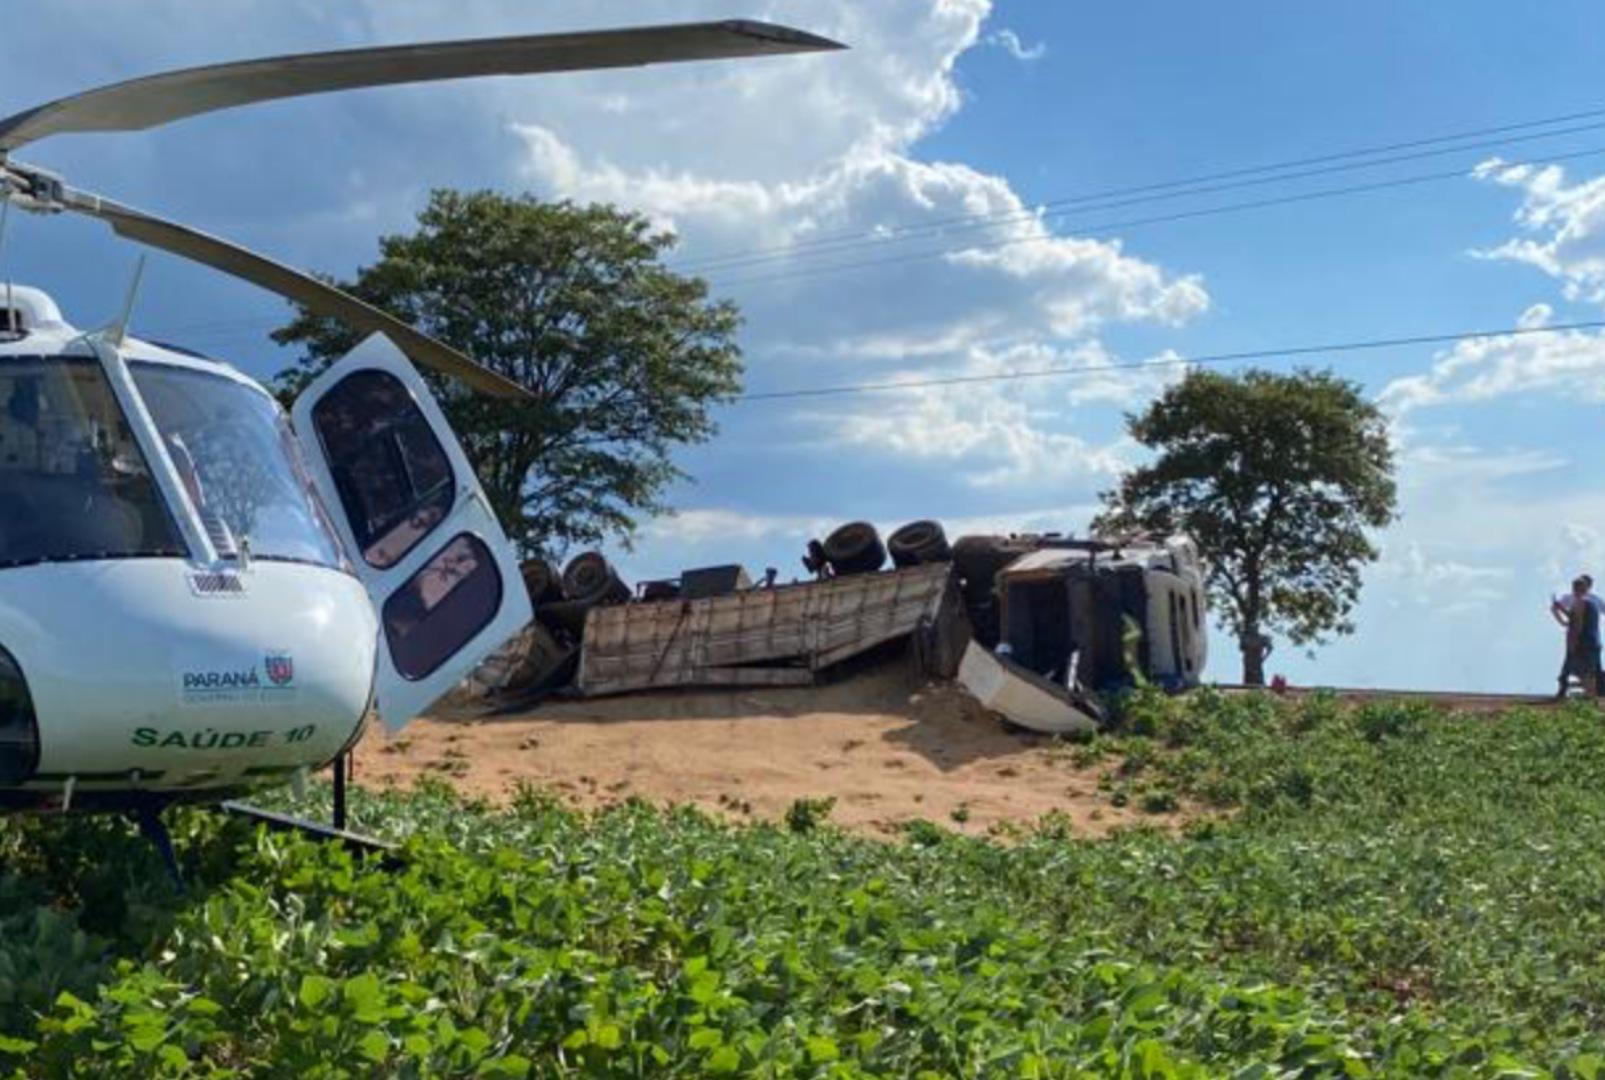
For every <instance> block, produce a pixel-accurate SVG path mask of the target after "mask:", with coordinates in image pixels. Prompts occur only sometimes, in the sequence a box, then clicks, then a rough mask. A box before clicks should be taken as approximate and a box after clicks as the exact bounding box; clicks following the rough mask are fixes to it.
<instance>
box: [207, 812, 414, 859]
mask: <svg viewBox="0 0 1605 1080" xmlns="http://www.w3.org/2000/svg"><path fill="white" fill-rule="evenodd" d="M218 809H220V810H222V811H223V812H224V813H225V814H234V815H236V816H238V817H244V818H250V819H251V820H252V821H257V822H260V823H262V824H263V825H266V826H267V827H268V828H269V829H272V830H273V831H274V832H299V833H302V834H303V835H305V836H308V837H310V838H312V839H313V840H326V841H330V842H332V843H337V844H343V845H344V846H345V848H346V850H347V851H350V852H351V853H352V854H353V855H379V856H381V857H383V859H384V864H383V865H385V866H386V868H389V866H391V865H392V864H394V863H396V862H397V861H398V860H397V856H396V845H395V844H392V843H390V842H389V841H387V840H380V839H379V838H378V837H376V836H367V835H365V834H363V833H359V832H352V831H351V830H350V829H343V828H340V827H338V826H335V825H325V824H323V823H322V822H318V821H311V820H309V819H307V818H301V817H296V816H294V815H293V814H281V813H279V812H278V811H276V810H265V809H263V808H262V807H260V806H252V805H251V804H250V803H247V802H239V801H237V800H233V799H231V800H229V801H228V802H224V803H220V804H219V805H218Z"/></svg>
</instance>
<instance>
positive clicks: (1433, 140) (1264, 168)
mask: <svg viewBox="0 0 1605 1080" xmlns="http://www.w3.org/2000/svg"><path fill="white" fill-rule="evenodd" d="M1593 117H1605V108H1602V109H1590V110H1586V111H1583V112H1577V113H1568V114H1565V115H1562V116H1555V117H1550V118H1548V119H1545V120H1529V121H1525V122H1522V123H1519V124H1505V125H1502V126H1499V127H1492V128H1482V129H1479V130H1475V131H1467V132H1461V133H1459V134H1455V135H1440V136H1432V137H1427V138H1421V139H1412V140H1409V141H1407V142H1400V143H1390V144H1386V145H1381V146H1374V147H1368V148H1364V149H1357V150H1348V151H1343V152H1340V153H1334V154H1322V155H1318V156H1315V157H1306V158H1297V159H1292V160H1288V161H1282V162H1276V163H1272V164H1267V165H1256V166H1248V167H1245V168H1237V169H1229V170H1226V171H1223V172H1216V173H1206V174H1203V175H1200V176H1194V177H1190V178H1186V179H1180V180H1167V181H1161V182H1157V183H1149V184H1141V185H1137V186H1134V187H1125V188H1111V189H1107V190H1104V191H1098V192H1087V193H1084V194H1080V195H1070V196H1061V197H1059V198H1055V199H1049V200H1046V201H1044V202H1041V203H1038V204H1037V205H1036V206H1035V207H1033V208H1026V209H1022V210H1008V211H997V212H994V213H988V214H965V215H960V216H956V217H950V218H944V219H941V220H938V221H930V222H920V223H917V224H913V225H906V226H895V227H892V228H890V229H883V230H861V231H852V232H841V233H837V234H834V235H833V236H825V237H816V238H814V239H812V240H808V241H804V242H802V243H798V244H790V245H774V246H771V247H768V248H758V249H751V250H747V251H740V252H737V251H732V252H727V253H725V254H722V255H710V256H704V257H702V258H698V259H687V260H684V261H683V262H681V263H679V264H677V266H676V269H679V270H682V271H684V272H696V273H701V272H705V271H711V270H713V269H716V268H719V269H723V268H728V267H730V266H734V265H746V264H748V263H750V262H754V261H759V260H765V261H767V260H771V259H785V258H791V257H794V256H797V255H803V254H808V253H809V252H812V251H816V250H818V249H836V250H840V249H843V248H848V247H858V246H864V245H876V244H884V243H893V242H897V241H899V240H903V239H909V238H917V237H918V236H920V235H923V234H926V233H929V232H936V231H941V230H944V229H949V228H953V227H964V228H984V227H987V226H990V225H1002V224H1008V223H1010V222H1013V221H1024V220H1029V219H1031V218H1034V217H1038V216H1040V213H1041V211H1043V210H1048V209H1053V208H1056V207H1075V208H1076V209H1077V211H1078V212H1091V211H1093V210H1098V209H1109V208H1111V207H1117V206H1129V205H1133V204H1135V203H1139V202H1150V201H1155V200H1159V199H1171V198H1181V197H1185V196H1188V195H1198V194H1209V193H1214V192H1218V191H1226V190H1231V189H1234V188H1237V187H1251V186H1256V185H1261V184H1270V183H1278V182H1281V181H1284V180H1295V179H1302V178H1307V177H1310V176H1324V175H1330V174H1332V173H1338V172H1348V171H1353V170H1356V169H1368V168H1376V167H1379V166H1382V165H1388V164H1396V163H1399V162H1403V161H1415V160H1420V159H1422V158H1427V157H1441V156H1444V155H1446V154H1456V153H1463V152H1467V151H1472V150H1483V149H1491V148H1493V147H1497V146H1504V145H1508V144H1511V143H1517V142H1529V141H1532V140H1534V139H1547V138H1555V137H1559V136H1562V135H1571V134H1576V133H1578V132H1583V131H1593V130H1597V129H1599V128H1601V127H1605V120H1601V121H1598V122H1595V123H1589V124H1580V125H1576V126H1573V127H1567V128H1556V129H1555V130H1552V131H1539V132H1532V133H1530V134H1526V135H1517V136H1510V137H1508V138H1500V139H1488V140H1484V141H1481V142H1472V143H1466V144H1464V145H1460V146H1449V147H1439V148H1438V149H1435V150H1430V151H1424V152H1421V153H1415V154H1403V155H1397V156H1394V157H1387V158H1376V159H1375V160H1369V161H1358V162H1355V161H1350V162H1349V163H1348V164H1344V165H1337V166H1332V167H1328V168H1317V169H1306V170H1305V171H1302V172H1288V170H1292V169H1301V168H1303V167H1305V166H1311V165H1325V164H1327V163H1329V162H1334V161H1342V160H1346V159H1351V158H1356V157H1374V156H1375V155H1378V154H1385V153H1391V152H1392V151H1395V150H1408V149H1414V148H1417V147H1421V146H1430V145H1436V144H1439V143H1444V142H1453V141H1459V140H1463V139H1471V138H1476V137H1479V136H1484V135H1495V134H1500V133H1502V132H1508V131H1517V130H1526V129H1530V128H1534V127H1540V126H1550V125H1554V124H1561V123H1566V122H1569V121H1572V120H1580V119H1588V118H1593ZM1263 173H1277V174H1279V175H1275V176H1262V175H1259V174H1263ZM1243 177H1253V179H1239V178H1243ZM1217 181H1234V182H1232V183H1216V182H1217ZM1201 184H1214V185H1215V186H1212V187H1204V188H1201V189H1198V190H1175V189H1179V188H1181V189H1192V188H1195V187H1196V186H1197V185H1201ZM1110 200H1119V201H1110ZM1087 203H1097V204H1104V203H1107V204H1108V205H1096V206H1086V205H1082V204H1087Z"/></svg>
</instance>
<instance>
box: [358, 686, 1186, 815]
mask: <svg viewBox="0 0 1605 1080" xmlns="http://www.w3.org/2000/svg"><path fill="white" fill-rule="evenodd" d="M1069 750H1070V748H1069V747H1067V746H1065V745H1063V744H1056V743H1055V742H1054V741H1053V740H1051V739H1048V738H1045V737H1041V736H1035V735H1031V734H1029V733H1017V732H1011V731H1007V730H1005V729H1004V728H1003V726H1002V724H1001V723H1000V721H999V720H998V719H997V718H996V717H995V716H993V715H990V714H988V713H987V712H985V711H984V710H983V709H981V708H980V706H978V705H977V704H976V703H975V702H974V701H973V700H972V699H970V698H969V697H968V696H967V695H965V694H964V693H962V692H961V691H958V690H955V689H952V688H950V687H943V686H927V685H923V684H922V683H921V682H920V681H919V680H918V678H917V677H916V676H915V675H914V674H913V672H912V670H911V669H909V668H907V667H905V666H904V665H901V664H896V665H893V666H890V667H884V668H881V669H878V670H875V671H872V672H869V673H866V674H862V675H859V676H856V677H854V678H852V679H850V680H847V681H844V682H841V683H838V684H835V685H830V686H824V687H818V688H808V689H777V690H724V691H707V692H680V693H656V694H636V695H629V696H624V697H617V698H609V699H602V700H596V701H574V702H559V703H551V704H546V705H543V706H541V707H539V708H536V709H533V710H531V711H529V712H525V713H521V714H517V715H512V716H495V717H489V718H483V719H476V718H473V717H472V716H465V715H460V714H459V715H456V716H446V717H440V718H429V719H421V720H417V721H414V722H413V723H412V724H411V725H410V726H408V727H407V728H406V729H405V730H403V731H402V732H401V733H400V734H399V735H398V736H397V737H395V738H393V739H386V738H385V737H384V734H383V733H382V732H380V731H375V732H372V733H370V734H369V736H368V737H367V738H365V739H364V740H363V742H362V743H361V745H359V746H358V748H357V751H356V757H355V764H356V768H355V772H354V779H355V781H356V782H357V783H359V784H364V785H368V786H371V787H384V786H387V785H398V784H399V785H403V786H405V785H409V784H411V783H412V781H413V780H414V779H415V778H417V777H418V776H420V775H426V774H428V775H434V776H439V777H442V778H445V779H448V780H450V781H451V782H453V783H454V784H456V786H457V787H458V789H459V790H461V791H463V792H465V793H469V794H473V795H477V796H483V797H486V798H489V799H491V800H493V801H504V800H506V799H507V798H508V797H509V796H510V795H511V794H512V793H513V791H514V790H515V788H516V786H517V784H518V783H519V782H520V781H526V782H529V783H533V784H536V785H539V786H541V787H543V788H547V789H549V790H552V791H555V792H558V793H560V794H562V795H564V796H566V797H567V798H569V799H570V800H571V801H572V802H574V803H575V804H577V805H579V806H584V807H595V806H601V805H606V804H609V803H613V802H618V801H621V800H623V799H625V798H628V797H630V796H636V797H639V798H644V799H646V800H648V801H650V802H653V803H657V804H664V803H694V804H696V805H697V806H700V807H702V808H703V809H705V810H708V811H710V812H713V813H716V814H720V815H722V816H724V817H727V818H734V819H753V818H761V819H768V820H779V819H781V818H783V817H784V816H785V813H786V810H787V809H788V808H789V807H790V806H791V804H792V802H793V801H794V800H796V799H801V798H824V797H834V798H835V799H836V805H835V809H834V811H833V812H832V814H831V821H833V822H834V823H836V824H838V825H842V826H845V827H847V828H849V829H852V830H854V831H857V832H861V833H868V834H875V835H887V834H890V833H895V832H897V831H898V830H899V827H900V826H901V825H902V824H903V823H905V822H908V821H911V820H914V819H917V818H925V819H927V820H930V821H934V822H936V823H938V824H940V825H942V826H944V827H946V828H949V829H958V830H961V831H963V832H967V833H971V834H982V833H985V832H987V831H988V830H989V829H992V828H993V827H994V826H996V825H998V824H999V823H1005V822H1012V823H1017V824H1025V823H1029V822H1032V821H1035V820H1036V819H1037V818H1040V817H1041V816H1042V815H1043V814H1046V813H1048V812H1049V811H1053V810H1057V811H1059V812H1061V813H1063V814H1064V815H1066V816H1067V817H1068V818H1069V819H1070V821H1071V823H1072V825H1073V828H1074V829H1075V831H1076V832H1077V833H1079V834H1082V835H1087V836H1100V835H1104V834H1106V833H1108V832H1109V831H1110V830H1111V829H1114V828H1117V827H1119V826H1122V825H1130V824H1133V823H1135V822H1138V821H1142V822H1147V823H1150V824H1160V825H1165V824H1179V823H1180V815H1177V814H1171V815H1161V816H1157V817H1156V816H1153V815H1148V814H1144V813H1141V812H1140V811H1137V810H1135V809H1132V808H1119V807H1115V806H1113V805H1111V804H1110V802H1109V800H1108V798H1107V797H1106V796H1104V795H1103V794H1101V793H1100V792H1099V791H1098V775H1099V773H1100V772H1101V771H1102V770H1103V769H1104V768H1107V765H1095V766H1093V767H1091V768H1087V769H1077V768H1076V767H1075V766H1074V765H1073V764H1072V761H1071V755H1070V752H1069Z"/></svg>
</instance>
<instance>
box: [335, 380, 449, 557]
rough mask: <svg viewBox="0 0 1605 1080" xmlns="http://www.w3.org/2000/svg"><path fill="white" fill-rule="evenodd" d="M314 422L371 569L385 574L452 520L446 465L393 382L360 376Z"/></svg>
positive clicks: (342, 385) (341, 386)
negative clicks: (448, 515)
mask: <svg viewBox="0 0 1605 1080" xmlns="http://www.w3.org/2000/svg"><path fill="white" fill-rule="evenodd" d="M312 422H313V425H314V426H315V427H316V428H317V431H318V438H319V439H320V440H321V441H322V443H323V453H324V457H325V458H326V459H327V460H328V462H329V471H330V473H331V474H332V476H333V478H334V486H335V488H336V490H338V491H339V493H340V502H341V504H342V505H343V506H344V507H345V512H346V518H347V520H348V521H350V523H351V531H352V533H353V535H354V536H355V537H356V541H357V546H358V548H359V549H360V550H361V551H362V557H363V559H365V560H366V561H367V563H368V565H370V566H372V567H374V568H375V569H379V570H385V569H388V568H389V567H392V566H394V565H396V564H397V563H398V562H400V561H401V560H402V559H403V558H404V557H405V556H406V555H407V553H408V552H409V551H411V550H412V549H413V548H415V547H417V546H418V544H419V543H420V542H422V541H423V539H424V538H425V537H426V536H428V535H429V534H430V533H431V532H433V531H434V530H435V527H436V526H438V525H439V524H440V523H441V522H442V521H444V520H445V518H446V515H447V514H449V513H450V512H451V507H452V501H453V498H454V494H453V489H454V486H455V484H454V480H453V477H452V472H451V462H450V460H449V459H448V458H447V457H446V451H445V449H444V448H443V447H441V445H440V442H439V440H437V439H436V438H435V433H434V431H433V430H431V429H430V427H429V421H428V420H427V419H425V417H424V414H423V413H422V412H421V411H420V410H419V408H418V404H417V402H415V401H413V399H412V394H411V392H410V391H409V390H408V389H407V387H406V385H405V384H403V383H402V382H401V381H400V380H399V379H397V378H396V377H395V376H394V375H391V374H389V373H387V372H383V371H358V372H354V373H353V374H351V375H348V376H346V378H344V379H343V380H341V381H340V382H339V383H338V384H337V385H336V386H335V387H334V389H332V390H330V391H329V392H328V393H327V394H325V395H324V396H323V397H322V399H320V400H319V401H318V403H317V405H315V406H313V409H312Z"/></svg>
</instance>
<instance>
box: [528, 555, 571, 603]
mask: <svg viewBox="0 0 1605 1080" xmlns="http://www.w3.org/2000/svg"><path fill="white" fill-rule="evenodd" d="M518 570H519V574H520V575H521V576H522V577H523V578H524V588H525V589H527V590H528V591H529V602H530V603H532V604H537V605H538V604H550V603H551V602H552V601H554V600H561V599H563V579H562V578H561V577H560V576H559V575H558V573H557V568H556V567H554V566H553V565H552V564H551V563H549V562H547V561H546V560H545V559H539V558H537V559H525V560H524V561H523V563H521V564H520V565H519V568H518Z"/></svg>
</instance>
